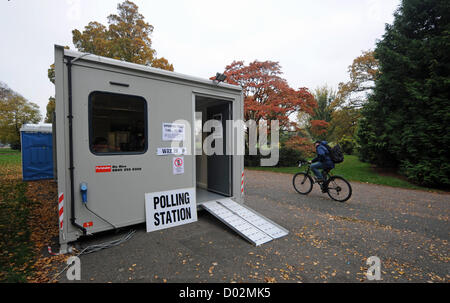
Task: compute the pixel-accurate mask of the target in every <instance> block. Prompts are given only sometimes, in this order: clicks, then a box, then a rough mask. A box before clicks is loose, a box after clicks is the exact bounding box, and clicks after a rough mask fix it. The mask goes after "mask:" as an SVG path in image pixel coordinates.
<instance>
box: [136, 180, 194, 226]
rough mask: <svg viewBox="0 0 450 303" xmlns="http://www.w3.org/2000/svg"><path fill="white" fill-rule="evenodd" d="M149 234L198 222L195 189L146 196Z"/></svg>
mask: <svg viewBox="0 0 450 303" xmlns="http://www.w3.org/2000/svg"><path fill="white" fill-rule="evenodd" d="M145 214H146V220H147V232H152V231H155V230H161V229H166V228H170V227H174V226H179V225H183V224H187V223H192V222H196V221H197V203H196V197H195V188H194V187H193V188H184V189H177V190H170V191H164V192H156V193H147V194H145Z"/></svg>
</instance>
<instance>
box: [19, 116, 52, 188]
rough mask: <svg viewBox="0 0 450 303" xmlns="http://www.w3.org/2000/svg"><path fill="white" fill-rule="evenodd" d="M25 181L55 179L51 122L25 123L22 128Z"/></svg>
mask: <svg viewBox="0 0 450 303" xmlns="http://www.w3.org/2000/svg"><path fill="white" fill-rule="evenodd" d="M20 140H21V143H22V144H21V145H22V177H23V180H24V181H33V180H42V179H53V140H52V125H51V124H24V125H23V126H22V128H21V129H20Z"/></svg>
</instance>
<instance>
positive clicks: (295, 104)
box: [224, 60, 316, 129]
mask: <svg viewBox="0 0 450 303" xmlns="http://www.w3.org/2000/svg"><path fill="white" fill-rule="evenodd" d="M224 74H225V75H226V76H227V79H226V82H227V83H230V84H236V85H240V86H242V88H243V91H244V119H245V120H246V121H247V120H254V121H256V122H259V121H260V120H263V119H264V120H268V121H269V120H278V121H279V123H280V128H282V129H288V128H290V127H292V126H294V125H295V124H294V123H293V122H292V121H290V120H289V116H290V115H291V114H293V113H295V112H298V111H304V112H307V113H312V111H313V108H315V107H316V102H315V100H314V97H313V95H311V93H310V92H309V91H308V89H307V88H304V87H302V88H299V89H298V90H295V89H293V88H291V87H290V86H289V84H288V83H287V81H286V80H285V79H283V78H282V77H281V75H282V71H281V66H280V64H279V63H278V62H273V61H264V62H261V61H257V60H256V61H253V62H251V63H250V64H248V65H245V64H244V61H234V62H233V63H231V64H230V65H228V66H226V67H225V72H224Z"/></svg>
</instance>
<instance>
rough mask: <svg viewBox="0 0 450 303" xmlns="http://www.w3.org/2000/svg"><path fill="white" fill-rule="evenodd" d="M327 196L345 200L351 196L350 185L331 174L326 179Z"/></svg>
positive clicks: (341, 200)
mask: <svg viewBox="0 0 450 303" xmlns="http://www.w3.org/2000/svg"><path fill="white" fill-rule="evenodd" d="M327 192H328V196H330V198H331V199H333V200H335V201H338V202H345V201H347V200H348V199H350V197H351V196H352V187H351V186H350V183H348V182H347V180H345V179H344V178H342V177H339V176H333V177H331V178H330V180H329V181H328V188H327Z"/></svg>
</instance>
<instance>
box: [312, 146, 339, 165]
mask: <svg viewBox="0 0 450 303" xmlns="http://www.w3.org/2000/svg"><path fill="white" fill-rule="evenodd" d="M326 144H328V142H327V141H322V142H320V145H319V146H317V148H316V152H317V157H315V158H314V159H313V160H312V162H321V163H322V164H323V166H324V168H325V169H330V168H334V162H333V160H331V158H330V152H329V151H328V148H326V147H325V145H326Z"/></svg>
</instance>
